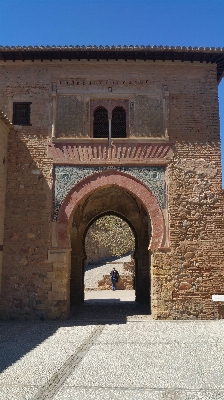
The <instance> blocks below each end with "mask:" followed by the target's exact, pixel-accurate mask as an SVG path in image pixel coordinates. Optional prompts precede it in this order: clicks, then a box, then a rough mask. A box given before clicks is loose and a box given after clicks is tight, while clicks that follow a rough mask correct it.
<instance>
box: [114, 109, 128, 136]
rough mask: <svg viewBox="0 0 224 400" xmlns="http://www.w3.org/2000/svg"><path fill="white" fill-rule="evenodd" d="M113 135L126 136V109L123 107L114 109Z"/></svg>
mask: <svg viewBox="0 0 224 400" xmlns="http://www.w3.org/2000/svg"><path fill="white" fill-rule="evenodd" d="M111 137H112V138H125V137H126V111H125V110H124V109H123V107H115V108H114V109H113V111H112V122H111Z"/></svg>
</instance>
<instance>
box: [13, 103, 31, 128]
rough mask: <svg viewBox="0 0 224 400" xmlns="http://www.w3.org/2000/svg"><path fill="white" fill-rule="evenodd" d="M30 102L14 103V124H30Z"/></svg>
mask: <svg viewBox="0 0 224 400" xmlns="http://www.w3.org/2000/svg"><path fill="white" fill-rule="evenodd" d="M30 104H31V103H13V124H14V125H31V124H30Z"/></svg>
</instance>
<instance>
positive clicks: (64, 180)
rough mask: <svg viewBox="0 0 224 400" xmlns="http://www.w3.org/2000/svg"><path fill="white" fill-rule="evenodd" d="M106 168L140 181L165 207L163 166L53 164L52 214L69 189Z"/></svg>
mask: <svg viewBox="0 0 224 400" xmlns="http://www.w3.org/2000/svg"><path fill="white" fill-rule="evenodd" d="M108 170H115V171H118V172H123V173H125V174H128V175H131V176H133V177H134V178H136V179H138V180H139V181H140V182H142V183H143V184H144V185H145V186H146V187H147V188H148V189H150V191H151V192H152V193H153V194H154V196H155V197H156V199H157V201H158V203H159V205H160V207H161V208H162V209H164V208H165V207H166V181H165V168H164V167H142V168H141V167H116V166H111V167H107V166H106V167H79V166H55V169H54V172H55V185H54V214H53V220H54V221H56V220H57V215H58V212H59V209H60V207H61V204H62V203H63V201H64V199H65V197H66V196H67V194H68V193H69V191H70V190H71V189H72V188H73V187H74V186H75V185H77V184H78V183H79V182H81V181H82V180H83V179H85V178H87V177H89V176H91V175H94V174H97V173H100V172H104V171H108Z"/></svg>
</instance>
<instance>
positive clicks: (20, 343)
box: [0, 302, 224, 400]
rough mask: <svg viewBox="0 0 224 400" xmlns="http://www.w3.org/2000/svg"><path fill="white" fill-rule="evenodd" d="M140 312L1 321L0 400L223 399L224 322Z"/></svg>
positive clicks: (91, 311) (129, 308)
mask: <svg viewBox="0 0 224 400" xmlns="http://www.w3.org/2000/svg"><path fill="white" fill-rule="evenodd" d="M94 307H95V308H94ZM113 307H114V309H113ZM118 307H119V308H118ZM98 308H100V309H101V311H100V312H98V311H99V310H98ZM144 312H145V310H144V308H141V307H140V306H138V305H136V303H132V302H129V303H128V302H123V303H122V302H121V303H120V304H117V303H114V304H111V303H109V304H101V305H100V304H95V305H94V304H91V305H89V304H88V303H87V302H86V303H85V304H83V306H82V307H80V309H79V311H77V312H76V313H75V312H74V313H73V319H71V320H69V321H64V322H59V321H37V322H16V321H12V322H3V321H2V322H0V372H1V374H0V399H1V400H30V399H32V400H47V399H52V400H83V399H103V400H104V399H122V400H126V399H127V400H138V399H150V400H151V399H152V400H196V399H197V400H199V399H200V400H202V399H203V400H208V399H209V400H216V399H219V400H221V399H224V320H221V321H152V320H151V321H150V320H149V319H147V315H144ZM116 313H117V314H116ZM119 313H120V314H119ZM111 316H117V318H115V319H114V320H113V321H111V322H109V321H108V319H109V318H111ZM119 316H120V319H119ZM131 316H132V317H133V319H132V320H128V318H130V317H131ZM94 321H95V322H94Z"/></svg>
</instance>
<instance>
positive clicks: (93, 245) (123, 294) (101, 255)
mask: <svg viewBox="0 0 224 400" xmlns="http://www.w3.org/2000/svg"><path fill="white" fill-rule="evenodd" d="M135 242H136V239H135V235H134V232H133V230H132V228H131V226H130V224H129V223H128V222H127V221H126V220H124V219H123V218H121V217H120V216H118V215H116V214H114V213H113V214H111V213H110V214H106V215H103V216H100V217H98V218H97V219H96V220H95V221H94V222H93V223H92V224H91V226H90V227H89V229H88V231H87V233H86V237H85V253H86V261H85V268H84V289H85V300H91V299H101V300H107V299H108V301H112V300H113V299H114V300H115V301H116V300H117V299H119V300H120V301H135V276H136V272H135V244H136V243H135ZM113 268H115V270H116V271H118V282H117V283H116V290H117V291H118V292H117V293H115V294H114V295H112V293H111V275H110V272H111V271H112V269H113Z"/></svg>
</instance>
